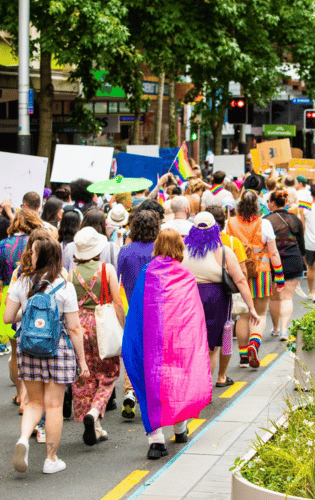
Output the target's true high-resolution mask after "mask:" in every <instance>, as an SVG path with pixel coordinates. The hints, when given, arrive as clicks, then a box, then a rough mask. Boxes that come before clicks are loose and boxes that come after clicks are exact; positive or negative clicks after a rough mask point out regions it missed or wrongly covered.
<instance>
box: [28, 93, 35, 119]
mask: <svg viewBox="0 0 315 500" xmlns="http://www.w3.org/2000/svg"><path fill="white" fill-rule="evenodd" d="M28 112H29V114H30V115H32V114H33V113H34V90H33V89H29V91H28Z"/></svg>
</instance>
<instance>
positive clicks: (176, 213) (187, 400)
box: [0, 162, 315, 473]
mask: <svg viewBox="0 0 315 500" xmlns="http://www.w3.org/2000/svg"><path fill="white" fill-rule="evenodd" d="M191 164H192V167H193V170H194V174H195V175H194V177H191V178H189V179H187V180H186V181H185V182H183V183H181V182H180V181H179V179H178V178H176V177H175V176H174V175H172V174H170V173H168V174H165V175H163V176H162V177H161V178H160V179H159V181H158V184H157V185H156V186H155V187H154V188H153V189H152V191H151V192H149V191H139V192H136V193H120V194H116V195H113V196H111V195H104V196H103V197H98V196H97V195H95V194H93V193H90V192H89V191H88V190H87V187H88V186H89V185H90V184H91V183H90V182H89V181H88V180H86V179H78V180H76V181H74V182H72V183H71V184H70V185H66V184H64V185H63V184H62V185H60V184H59V185H58V186H57V187H56V188H55V189H54V190H53V192H52V191H51V190H50V189H47V188H45V192H44V195H43V197H42V198H43V202H42V201H41V196H40V195H39V193H36V192H28V193H26V194H25V195H24V197H23V200H21V207H20V209H19V210H13V209H12V207H11V205H10V200H8V199H4V200H3V201H2V204H1V215H0V287H1V289H0V297H1V298H0V301H1V304H0V305H1V312H0V342H1V344H0V354H1V355H3V354H8V353H10V354H11V358H10V362H9V368H10V376H11V379H12V381H13V383H14V384H15V387H16V393H15V394H14V395H13V398H12V400H13V402H14V403H15V404H16V405H18V407H19V412H20V414H21V415H22V423H21V434H20V438H19V440H18V441H17V444H16V446H15V451H14V457H13V465H14V467H15V469H16V470H17V471H19V472H25V471H26V470H27V466H28V450H29V439H30V437H31V435H32V434H34V433H35V434H36V435H37V439H38V441H39V442H46V448H47V456H46V460H45V462H44V467H43V472H44V473H55V472H58V471H61V470H63V469H65V468H66V464H65V462H64V461H63V460H61V459H60V458H58V456H57V451H58V446H59V442H60V439H61V433H62V425H63V417H69V416H70V414H71V411H72V404H71V400H73V413H74V419H75V421H77V422H83V441H84V443H85V444H86V445H88V446H93V445H96V444H98V443H100V442H102V441H105V440H106V439H107V437H108V435H107V431H106V430H105V429H104V428H103V427H102V422H103V420H104V417H105V412H106V411H109V410H110V409H114V408H116V407H117V404H116V402H115V397H116V396H115V381H116V380H117V379H118V377H119V375H120V368H121V366H120V362H121V358H120V356H113V357H107V358H105V359H101V357H100V355H99V351H98V340H97V331H96V319H95V311H96V308H97V306H98V305H99V304H100V303H102V302H101V296H102V294H103V290H104V287H105V288H106V290H107V289H108V293H107V299H108V300H109V302H111V303H112V304H113V306H114V310H115V312H116V316H117V318H118V321H119V323H120V325H121V327H122V328H124V334H123V342H122V357H123V361H124V366H125V372H124V399H123V406H122V411H121V415H122V417H123V418H126V419H133V418H134V416H135V408H136V405H137V403H139V406H140V410H141V415H142V420H143V423H144V427H145V430H146V432H147V435H148V441H149V450H148V453H147V457H148V458H149V459H158V458H160V457H162V456H165V455H167V453H168V452H167V448H166V446H165V440H164V435H163V432H162V428H163V427H164V426H166V425H173V429H174V434H175V442H178V443H184V442H186V441H187V439H188V437H187V435H188V427H187V420H188V419H189V418H191V417H197V416H198V414H199V412H200V411H201V410H202V409H203V408H204V407H205V406H206V405H207V404H209V403H210V402H211V398H212V380H213V377H214V373H215V369H216V365H217V364H218V365H219V366H218V375H217V378H216V381H214V382H213V383H215V385H216V386H217V387H225V386H229V385H232V384H233V383H234V382H233V380H232V379H231V378H230V377H229V376H228V375H227V374H226V372H227V368H228V365H229V362H230V358H231V352H230V351H229V350H227V349H226V348H225V344H226V342H227V340H226V339H228V341H230V340H231V338H228V336H229V335H230V336H231V335H232V331H231V329H229V328H228V325H230V324H231V318H232V317H233V319H234V320H235V327H234V336H236V338H237V343H238V349H239V367H240V368H248V367H251V368H254V369H258V368H259V366H260V361H259V348H260V345H261V342H262V337H263V334H264V333H265V328H266V315H267V310H268V307H269V310H270V314H271V318H272V322H273V328H272V331H271V335H273V336H278V337H279V339H280V340H282V341H285V340H287V339H288V326H289V322H290V318H291V315H292V312H293V294H294V292H295V291H296V289H297V287H298V286H299V281H300V278H301V277H302V276H303V271H304V269H307V278H308V285H309V298H310V299H311V300H313V301H315V292H314V271H315V186H314V185H313V186H310V189H309V186H307V180H306V179H305V178H304V177H301V176H299V177H298V178H297V179H294V178H293V177H291V176H290V175H287V176H286V177H285V178H281V177H276V175H275V171H274V169H272V171H271V174H270V176H269V177H268V178H267V179H266V178H264V177H262V176H259V175H256V174H255V173H249V174H247V175H246V176H245V175H244V176H242V177H241V178H238V179H228V178H226V175H225V173H224V172H223V171H218V172H214V173H213V174H210V172H209V171H207V172H206V173H205V172H202V171H201V169H200V167H199V166H198V165H196V164H195V163H194V162H192V163H191ZM162 189H163V193H164V196H163V200H164V201H163V202H162V201H161V200H160V199H159V193H160V192H161V190H162ZM104 263H105V265H104ZM226 282H232V284H234V286H235V287H236V291H238V293H237V294H235V295H234V294H232V293H230V291H229V290H228V289H227V285H226ZM122 291H123V293H125V296H126V298H127V302H128V307H129V310H128V314H127V318H126V312H127V310H126V307H125V304H124V303H123V300H122ZM234 291H235V290H234ZM38 292H40V293H44V294H54V296H55V299H56V303H57V306H58V311H59V320H60V325H61V330H60V331H61V334H60V340H59V344H58V348H57V350H56V353H55V354H54V355H53V356H50V357H40V356H36V355H33V354H29V353H27V352H25V351H23V350H22V349H20V344H21V331H23V328H24V330H25V328H26V327H25V325H24V327H23V320H22V318H24V317H25V316H26V310H27V307H28V303H29V301H30V300H31V298H32V297H34V296H35V295H36V294H37V293H38ZM21 321H22V327H21ZM35 323H36V322H35ZM37 326H39V327H41V326H42V325H40V324H38V325H37ZM218 352H219V359H218ZM81 425H82V424H81Z"/></svg>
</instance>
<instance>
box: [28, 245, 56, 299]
mask: <svg viewBox="0 0 315 500" xmlns="http://www.w3.org/2000/svg"><path fill="white" fill-rule="evenodd" d="M34 247H35V251H36V253H37V262H36V268H35V269H34V270H33V271H32V273H30V274H28V277H30V278H31V280H32V286H31V288H30V291H29V292H28V295H27V298H29V297H32V295H34V290H35V287H36V285H37V284H38V283H39V282H40V281H42V280H43V279H45V280H47V281H49V282H50V283H53V282H54V281H55V279H56V278H58V276H59V275H60V273H61V270H62V253H61V247H60V244H59V243H58V241H56V240H53V239H52V238H49V239H45V240H36V241H35V242H34ZM22 276H25V275H23V274H22ZM47 286H49V285H48V283H46V282H43V283H41V284H40V285H39V286H38V287H37V289H36V292H43V291H44V290H46V288H47Z"/></svg>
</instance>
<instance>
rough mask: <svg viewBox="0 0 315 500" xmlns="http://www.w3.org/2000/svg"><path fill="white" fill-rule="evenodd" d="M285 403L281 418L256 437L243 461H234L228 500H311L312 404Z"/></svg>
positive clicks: (314, 491) (314, 492) (314, 474)
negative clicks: (229, 498) (263, 434)
mask: <svg viewBox="0 0 315 500" xmlns="http://www.w3.org/2000/svg"><path fill="white" fill-rule="evenodd" d="M300 394H301V401H300V402H299V404H298V405H295V406H292V404H291V403H290V401H289V400H288V401H287V405H288V406H287V410H286V412H285V414H284V415H283V416H282V417H281V418H280V419H279V420H278V421H277V422H274V423H273V425H272V427H271V428H270V429H269V430H268V431H267V432H266V434H265V436H263V437H258V436H257V441H256V442H255V443H254V444H253V449H252V450H251V451H250V452H249V453H247V455H245V457H244V458H243V459H240V458H237V459H236V461H235V465H234V467H232V468H231V469H230V470H234V472H233V476H232V495H231V500H244V499H250V500H302V499H312V498H315V455H314V446H315V404H314V390H313V389H312V393H311V395H306V394H303V393H302V392H300Z"/></svg>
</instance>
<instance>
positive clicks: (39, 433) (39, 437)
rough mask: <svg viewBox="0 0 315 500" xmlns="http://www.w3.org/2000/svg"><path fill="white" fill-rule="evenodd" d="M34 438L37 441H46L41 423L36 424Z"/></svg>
mask: <svg viewBox="0 0 315 500" xmlns="http://www.w3.org/2000/svg"><path fill="white" fill-rule="evenodd" d="M36 439H37V442H38V443H46V431H45V427H44V426H43V425H37V433H36Z"/></svg>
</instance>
